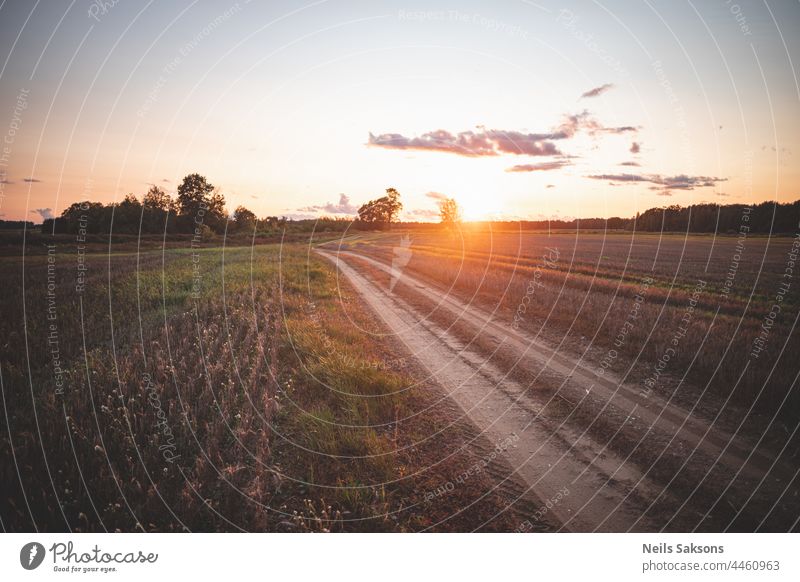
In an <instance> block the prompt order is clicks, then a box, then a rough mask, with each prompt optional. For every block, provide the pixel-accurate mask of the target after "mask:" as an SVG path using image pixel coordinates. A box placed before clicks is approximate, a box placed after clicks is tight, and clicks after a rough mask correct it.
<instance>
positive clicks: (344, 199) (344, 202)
mask: <svg viewBox="0 0 800 582" xmlns="http://www.w3.org/2000/svg"><path fill="white" fill-rule="evenodd" d="M297 210H298V212H327V213H329V214H355V213H356V212H358V208H357V207H356V206H355V205H353V204H351V203H350V197H349V196H348V195H347V194H339V202H338V203H333V202H328V203H327V204H321V205H317V206H306V207H304V208H298V209H297Z"/></svg>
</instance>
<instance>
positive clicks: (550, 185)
mask: <svg viewBox="0 0 800 582" xmlns="http://www.w3.org/2000/svg"><path fill="white" fill-rule="evenodd" d="M555 187H556V185H555V184H548V185H547V186H545V188H555Z"/></svg>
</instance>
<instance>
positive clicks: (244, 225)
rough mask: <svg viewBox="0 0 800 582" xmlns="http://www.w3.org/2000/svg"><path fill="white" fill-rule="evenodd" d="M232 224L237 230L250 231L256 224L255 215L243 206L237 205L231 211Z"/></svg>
mask: <svg viewBox="0 0 800 582" xmlns="http://www.w3.org/2000/svg"><path fill="white" fill-rule="evenodd" d="M233 225H234V229H235V230H237V231H239V232H247V231H250V232H252V230H253V228H255V225H256V215H255V214H254V213H253V212H251V211H250V210H248V209H247V208H245V207H244V206H241V205H240V206H237V207H236V210H234V211H233Z"/></svg>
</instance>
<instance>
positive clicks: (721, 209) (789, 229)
mask: <svg viewBox="0 0 800 582" xmlns="http://www.w3.org/2000/svg"><path fill="white" fill-rule="evenodd" d="M509 224H510V223H509ZM513 224H515V225H521V227H522V228H524V229H530V230H548V229H550V230H627V231H633V230H636V231H643V232H690V233H713V232H716V233H719V234H734V233H738V232H740V230H741V229H746V230H747V232H748V233H775V234H777V233H793V232H797V230H798V228H799V227H800V200H796V201H794V202H786V203H780V202H772V201H770V202H761V203H760V204H754V205H750V206H748V205H746V204H725V205H720V204H692V205H690V206H679V205H672V206H665V207H661V208H650V209H648V210H645V211H644V212H641V213H637V214H636V216H635V217H631V218H620V217H618V216H614V217H611V218H576V219H572V220H526V221H522V222H521V223H520V222H514V223H513Z"/></svg>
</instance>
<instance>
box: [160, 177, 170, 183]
mask: <svg viewBox="0 0 800 582" xmlns="http://www.w3.org/2000/svg"><path fill="white" fill-rule="evenodd" d="M161 181H162V182H166V183H167V184H169V182H170V181H169V180H167V179H166V178H161Z"/></svg>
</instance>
